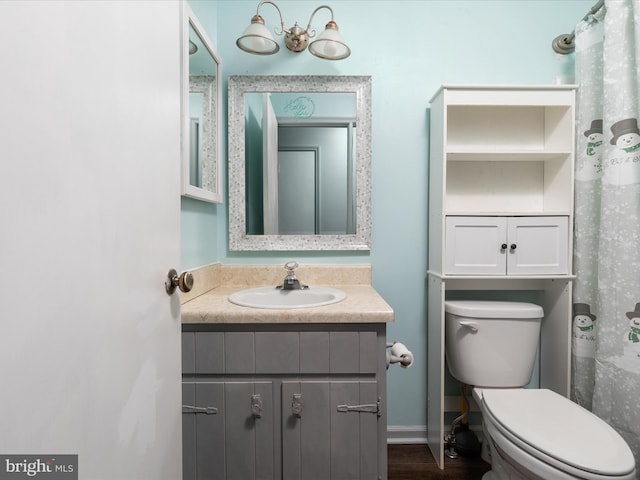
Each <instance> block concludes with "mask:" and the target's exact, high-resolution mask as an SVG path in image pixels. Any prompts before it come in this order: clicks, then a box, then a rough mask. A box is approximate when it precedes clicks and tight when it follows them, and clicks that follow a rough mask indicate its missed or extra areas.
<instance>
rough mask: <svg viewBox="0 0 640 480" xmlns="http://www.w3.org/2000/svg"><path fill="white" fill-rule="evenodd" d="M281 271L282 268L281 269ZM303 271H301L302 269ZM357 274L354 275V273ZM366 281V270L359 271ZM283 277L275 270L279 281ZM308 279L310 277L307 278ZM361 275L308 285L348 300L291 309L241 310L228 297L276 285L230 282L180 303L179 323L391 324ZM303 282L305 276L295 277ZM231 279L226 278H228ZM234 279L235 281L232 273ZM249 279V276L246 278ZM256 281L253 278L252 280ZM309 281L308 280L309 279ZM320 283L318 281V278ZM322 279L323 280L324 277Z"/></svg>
mask: <svg viewBox="0 0 640 480" xmlns="http://www.w3.org/2000/svg"><path fill="white" fill-rule="evenodd" d="M280 270H281V269H280ZM301 270H302V269H301ZM355 273H357V272H355ZM362 273H363V274H364V277H365V278H366V275H367V273H366V271H365V272H362ZM280 276H282V275H281V273H280V271H278V278H279V277H280ZM309 276H311V275H309ZM362 276H363V275H357V274H356V275H349V277H350V279H357V281H358V282H360V283H356V284H340V283H335V282H326V281H325V282H323V283H322V284H321V283H315V282H313V283H312V282H309V283H310V285H311V286H312V287H313V285H317V286H324V287H332V288H337V289H340V290H342V291H343V292H345V293H346V294H347V297H346V298H345V299H344V300H342V301H341V302H338V303H334V304H331V305H325V306H322V307H310V308H291V309H260V308H250V307H241V306H239V305H235V304H233V303H231V302H230V301H229V295H231V294H232V293H234V292H237V291H239V290H244V289H246V288H253V287H261V286H266V285H274V286H275V285H276V284H277V282H264V278H260V279H259V280H260V281H259V282H257V283H255V284H251V282H250V280H248V279H247V277H246V276H244V277H243V280H242V281H241V282H238V281H229V282H224V283H223V284H220V285H217V286H214V288H212V289H210V290H208V291H206V292H205V293H202V294H200V295H199V296H197V297H195V298H192V299H189V300H188V301H185V302H184V303H183V304H182V323H183V324H185V323H188V324H198V323H249V324H251V323H387V322H393V319H394V314H393V309H392V308H391V307H390V306H389V304H387V302H386V301H385V300H384V299H383V298H382V297H381V296H380V294H378V292H376V290H375V289H374V288H373V287H372V286H371V285H370V284H367V282H366V281H360V278H361V277H362ZM298 277H299V278H300V279H301V280H302V281H303V283H306V282H304V277H303V276H302V275H298ZM230 278H231V277H229V276H227V279H230ZM233 278H238V277H237V275H236V274H235V272H234V276H233ZM249 278H250V277H249ZM335 279H336V280H338V281H345V280H346V278H345V277H344V276H336V277H335ZM254 280H255V278H254ZM310 280H311V278H310ZM317 280H320V278H317ZM323 280H326V279H324V278H323Z"/></svg>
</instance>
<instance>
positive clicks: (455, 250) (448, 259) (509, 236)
mask: <svg viewBox="0 0 640 480" xmlns="http://www.w3.org/2000/svg"><path fill="white" fill-rule="evenodd" d="M445 235H446V239H445V245H446V252H445V273H446V274H449V275H566V274H568V273H569V218H568V217H567V216H553V217H543V216H530V217H527V216H524V217H498V216H496V217H459V216H449V217H447V218H446V228H445Z"/></svg>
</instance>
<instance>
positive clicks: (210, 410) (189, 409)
mask: <svg viewBox="0 0 640 480" xmlns="http://www.w3.org/2000/svg"><path fill="white" fill-rule="evenodd" d="M182 413H204V414H205V415H215V414H216V413H218V409H217V408H216V407H194V406H193V405H182Z"/></svg>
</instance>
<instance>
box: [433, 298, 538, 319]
mask: <svg viewBox="0 0 640 480" xmlns="http://www.w3.org/2000/svg"><path fill="white" fill-rule="evenodd" d="M444 311H445V312H447V313H452V314H454V315H458V316H460V317H475V318H542V317H543V316H544V310H543V309H542V307H541V306H540V305H536V304H534V303H525V302H498V301H489V300H447V301H445V302H444Z"/></svg>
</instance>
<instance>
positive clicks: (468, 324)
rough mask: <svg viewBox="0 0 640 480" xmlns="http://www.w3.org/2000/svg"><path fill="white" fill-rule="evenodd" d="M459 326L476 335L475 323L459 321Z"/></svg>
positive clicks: (476, 327) (476, 326)
mask: <svg viewBox="0 0 640 480" xmlns="http://www.w3.org/2000/svg"><path fill="white" fill-rule="evenodd" d="M460 325H462V326H463V327H467V328H468V329H469V330H471V331H472V332H473V333H476V332H477V331H478V324H477V323H476V322H469V321H467V320H462V321H460Z"/></svg>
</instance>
